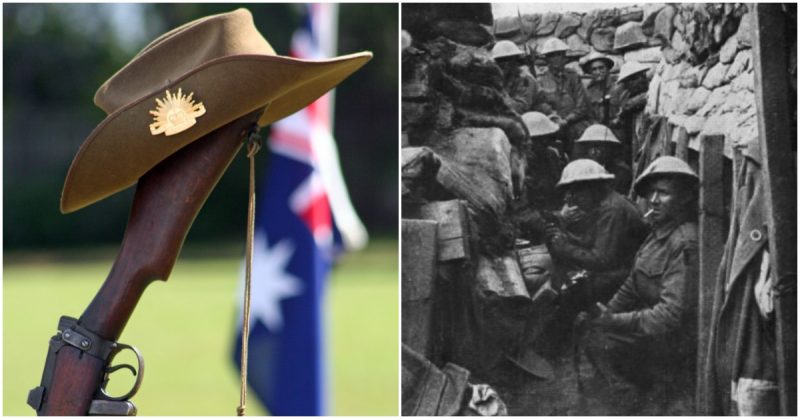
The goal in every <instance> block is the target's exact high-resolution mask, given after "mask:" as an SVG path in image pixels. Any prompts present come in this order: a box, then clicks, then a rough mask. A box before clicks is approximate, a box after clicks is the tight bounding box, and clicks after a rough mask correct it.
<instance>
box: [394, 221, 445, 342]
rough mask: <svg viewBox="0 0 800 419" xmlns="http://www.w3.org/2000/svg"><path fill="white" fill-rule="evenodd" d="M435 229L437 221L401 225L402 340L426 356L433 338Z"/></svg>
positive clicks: (411, 222) (403, 223) (409, 222)
mask: <svg viewBox="0 0 800 419" xmlns="http://www.w3.org/2000/svg"><path fill="white" fill-rule="evenodd" d="M436 230H437V223H436V222H435V221H429V220H403V222H402V238H403V246H402V253H401V256H402V259H401V263H402V271H401V272H402V274H401V284H402V286H401V291H402V310H403V311H402V313H403V321H402V330H401V333H402V341H403V343H405V344H406V345H408V346H410V347H411V348H413V349H414V350H415V351H417V352H419V353H421V354H423V355H425V356H428V355H429V354H430V351H431V350H432V348H431V341H432V339H433V331H432V325H433V302H434V290H435V288H434V285H435V280H436Z"/></svg>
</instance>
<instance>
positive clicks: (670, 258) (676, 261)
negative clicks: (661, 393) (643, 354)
mask: <svg viewBox="0 0 800 419" xmlns="http://www.w3.org/2000/svg"><path fill="white" fill-rule="evenodd" d="M697 272H698V259H697V224H696V223H694V222H683V223H680V224H679V223H678V222H673V223H670V224H668V225H665V226H662V227H660V228H657V229H656V230H654V231H653V232H652V233H650V235H649V236H648V237H647V239H646V240H645V242H644V244H643V245H642V247H641V248H640V249H639V251H638V252H637V254H636V260H635V262H634V266H633V270H632V271H631V274H630V276H629V277H628V279H627V280H626V281H625V283H624V284H623V285H622V287H621V288H620V289H619V291H617V293H616V294H615V295H614V297H613V298H612V299H611V301H609V303H608V309H609V310H610V312H611V313H613V314H612V315H611V327H612V328H613V329H616V330H618V331H620V332H623V333H625V332H627V333H631V334H633V335H639V336H643V337H645V336H651V337H653V336H665V335H668V334H672V333H678V334H679V335H681V337H682V338H688V339H689V340H688V341H692V340H695V341H696V333H697V327H696V322H697V297H696V296H697V291H696V290H697V281H698V273H697ZM684 342H686V341H684ZM675 343H677V342H675ZM691 353H694V352H691Z"/></svg>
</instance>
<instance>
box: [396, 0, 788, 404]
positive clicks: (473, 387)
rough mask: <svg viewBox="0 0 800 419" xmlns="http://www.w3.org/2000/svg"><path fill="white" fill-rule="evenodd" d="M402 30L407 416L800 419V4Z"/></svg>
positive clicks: (411, 21) (423, 12)
mask: <svg viewBox="0 0 800 419" xmlns="http://www.w3.org/2000/svg"><path fill="white" fill-rule="evenodd" d="M401 16H402V20H401V35H400V39H401V51H402V52H401V64H400V67H401V68H400V74H401V142H402V144H401V157H400V165H401V185H400V187H401V320H402V321H401V340H402V355H401V358H402V359H401V373H400V375H401V386H402V388H401V403H402V407H401V413H402V415H404V416H406V415H408V416H416V415H420V416H444V415H483V416H498V415H517V416H546V415H557V416H571V415H579V416H590V415H591V416H594V415H613V416H616V415H624V416H652V415H670V416H679V415H680V416H683V415H686V416H720V415H756V416H769V415H790V416H794V415H796V414H797V321H796V319H797V289H796V280H797V275H796V269H797V259H796V254H797V235H796V231H797V223H796V220H797V208H796V196H797V100H796V98H797V5H796V3H791V4H781V3H769V4H760V3H759V4H744V3H669V4H666V3H625V4H623V3H594V4H591V3H559V4H544V3H525V4H522V3H520V4H514V3H469V4H428V3H404V4H402V5H401Z"/></svg>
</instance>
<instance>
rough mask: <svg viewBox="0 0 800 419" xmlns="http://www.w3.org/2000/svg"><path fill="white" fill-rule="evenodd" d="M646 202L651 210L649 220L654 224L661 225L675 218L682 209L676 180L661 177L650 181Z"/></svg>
mask: <svg viewBox="0 0 800 419" xmlns="http://www.w3.org/2000/svg"><path fill="white" fill-rule="evenodd" d="M647 203H648V204H649V205H650V209H652V210H653V213H652V214H651V215H650V220H651V221H653V223H654V224H656V225H662V224H665V223H667V222H669V221H670V220H673V219H675V217H676V216H677V215H678V214H679V211H681V210H682V208H681V205H682V203H683V200H681V199H680V196H679V189H678V188H677V185H676V182H675V181H674V180H673V179H668V178H662V179H656V180H654V181H652V182H651V183H650V188H649V190H648V193H647Z"/></svg>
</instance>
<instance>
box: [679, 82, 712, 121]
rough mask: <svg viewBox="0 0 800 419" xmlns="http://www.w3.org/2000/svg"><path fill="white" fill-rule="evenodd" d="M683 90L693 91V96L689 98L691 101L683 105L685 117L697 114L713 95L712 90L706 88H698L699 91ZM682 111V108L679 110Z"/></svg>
mask: <svg viewBox="0 0 800 419" xmlns="http://www.w3.org/2000/svg"><path fill="white" fill-rule="evenodd" d="M682 90H692V94H691V95H690V96H689V100H687V101H686V102H684V103H683V104H682V108H683V109H682V111H683V112H681V113H683V114H684V115H692V114H694V113H695V112H697V110H698V109H700V108H702V107H703V105H705V103H706V100H707V99H708V96H710V95H711V90H708V89H706V88H705V87H698V88H697V89H682ZM679 109H680V108H679Z"/></svg>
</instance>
